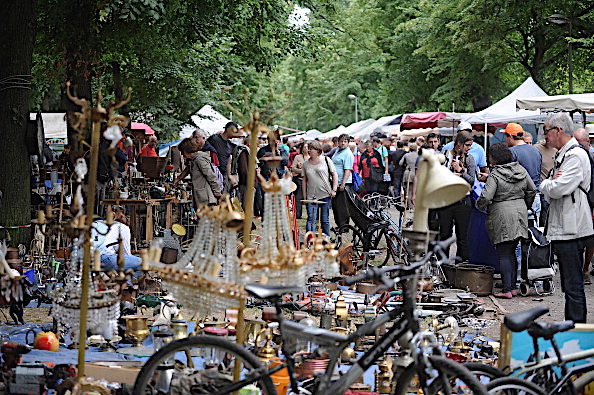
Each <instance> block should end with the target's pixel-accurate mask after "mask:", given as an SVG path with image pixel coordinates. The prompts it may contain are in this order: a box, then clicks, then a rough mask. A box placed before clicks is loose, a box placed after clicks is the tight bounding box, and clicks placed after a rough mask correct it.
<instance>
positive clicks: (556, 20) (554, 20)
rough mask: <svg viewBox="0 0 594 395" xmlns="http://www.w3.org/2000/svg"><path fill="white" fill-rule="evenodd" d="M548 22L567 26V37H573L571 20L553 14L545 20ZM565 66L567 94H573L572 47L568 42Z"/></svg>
mask: <svg viewBox="0 0 594 395" xmlns="http://www.w3.org/2000/svg"><path fill="white" fill-rule="evenodd" d="M547 19H548V20H549V22H551V23H554V24H556V25H568V27H569V37H572V35H573V23H572V22H571V18H568V17H567V16H565V15H562V14H553V15H551V16H549V17H548V18H547ZM567 65H568V67H569V93H570V94H572V93H573V45H572V43H571V41H570V42H568V43H567Z"/></svg>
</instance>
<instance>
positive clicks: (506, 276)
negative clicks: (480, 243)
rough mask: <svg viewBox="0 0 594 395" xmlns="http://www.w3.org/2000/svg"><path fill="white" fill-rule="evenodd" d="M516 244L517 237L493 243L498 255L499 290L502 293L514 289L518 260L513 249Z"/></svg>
mask: <svg viewBox="0 0 594 395" xmlns="http://www.w3.org/2000/svg"><path fill="white" fill-rule="evenodd" d="M517 245H518V239H516V240H512V241H504V242H503V243H499V244H495V250H496V251H497V255H498V256H499V271H501V281H502V282H503V290H502V291H501V292H504V293H505V292H510V291H512V290H514V289H516V278H517V277H518V262H517V260H516V253H515V249H516V246H517Z"/></svg>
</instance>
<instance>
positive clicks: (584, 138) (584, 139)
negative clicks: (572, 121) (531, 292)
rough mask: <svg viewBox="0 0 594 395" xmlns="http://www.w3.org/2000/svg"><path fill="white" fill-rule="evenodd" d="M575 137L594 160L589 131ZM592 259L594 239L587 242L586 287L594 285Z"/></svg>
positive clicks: (584, 270) (576, 134)
mask: <svg viewBox="0 0 594 395" xmlns="http://www.w3.org/2000/svg"><path fill="white" fill-rule="evenodd" d="M573 137H574V138H575V139H576V140H577V142H578V143H579V144H580V145H581V146H582V147H583V148H584V149H585V150H586V151H588V155H590V159H591V160H594V149H593V148H592V146H591V145H590V135H589V134H588V131H587V130H586V129H584V128H579V129H577V130H576V131H575V132H573ZM592 257H594V239H593V238H588V239H587V240H586V258H585V260H584V266H583V269H582V273H583V274H584V284H586V285H590V284H592V280H591V279H590V262H591V261H592Z"/></svg>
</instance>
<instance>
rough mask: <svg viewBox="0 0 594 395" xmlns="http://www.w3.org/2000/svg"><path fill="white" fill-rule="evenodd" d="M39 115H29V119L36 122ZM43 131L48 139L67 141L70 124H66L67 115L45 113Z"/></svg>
mask: <svg viewBox="0 0 594 395" xmlns="http://www.w3.org/2000/svg"><path fill="white" fill-rule="evenodd" d="M36 116H37V113H34V112H32V113H29V119H31V120H32V121H34V120H35V118H36ZM41 119H42V120H43V130H44V134H45V138H46V139H65V138H66V137H67V135H68V132H67V130H68V124H67V122H66V113H63V112H43V113H41Z"/></svg>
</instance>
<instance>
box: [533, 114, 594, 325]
mask: <svg viewBox="0 0 594 395" xmlns="http://www.w3.org/2000/svg"><path fill="white" fill-rule="evenodd" d="M544 134H545V139H546V140H547V142H548V143H550V144H551V145H552V146H553V147H555V148H557V149H558V151H557V154H556V155H555V165H554V167H553V170H552V171H551V175H550V176H549V178H548V179H546V180H544V181H542V183H541V185H540V191H541V193H542V194H543V195H544V196H545V198H546V199H547V200H548V201H549V203H550V207H549V216H548V221H547V224H546V228H545V229H546V232H545V233H546V234H547V236H548V238H549V239H550V240H551V241H552V245H553V250H554V252H555V254H556V255H557V258H558V261H559V272H560V273H561V289H562V290H563V292H564V293H565V319H567V320H573V321H574V322H581V323H584V322H586V315H587V307H586V294H585V292H584V278H583V275H582V267H583V264H584V249H585V239H586V238H588V237H589V236H592V235H593V234H594V228H593V227H592V212H591V209H590V205H589V204H588V199H587V196H586V193H585V192H584V191H588V190H590V177H591V172H590V160H589V158H588V153H587V152H586V151H585V150H583V149H581V148H579V144H578V142H577V140H576V139H575V138H574V137H573V121H572V119H571V117H570V116H569V115H568V114H567V113H558V114H554V115H553V116H551V117H550V118H549V119H548V120H547V121H546V122H545V125H544Z"/></svg>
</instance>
